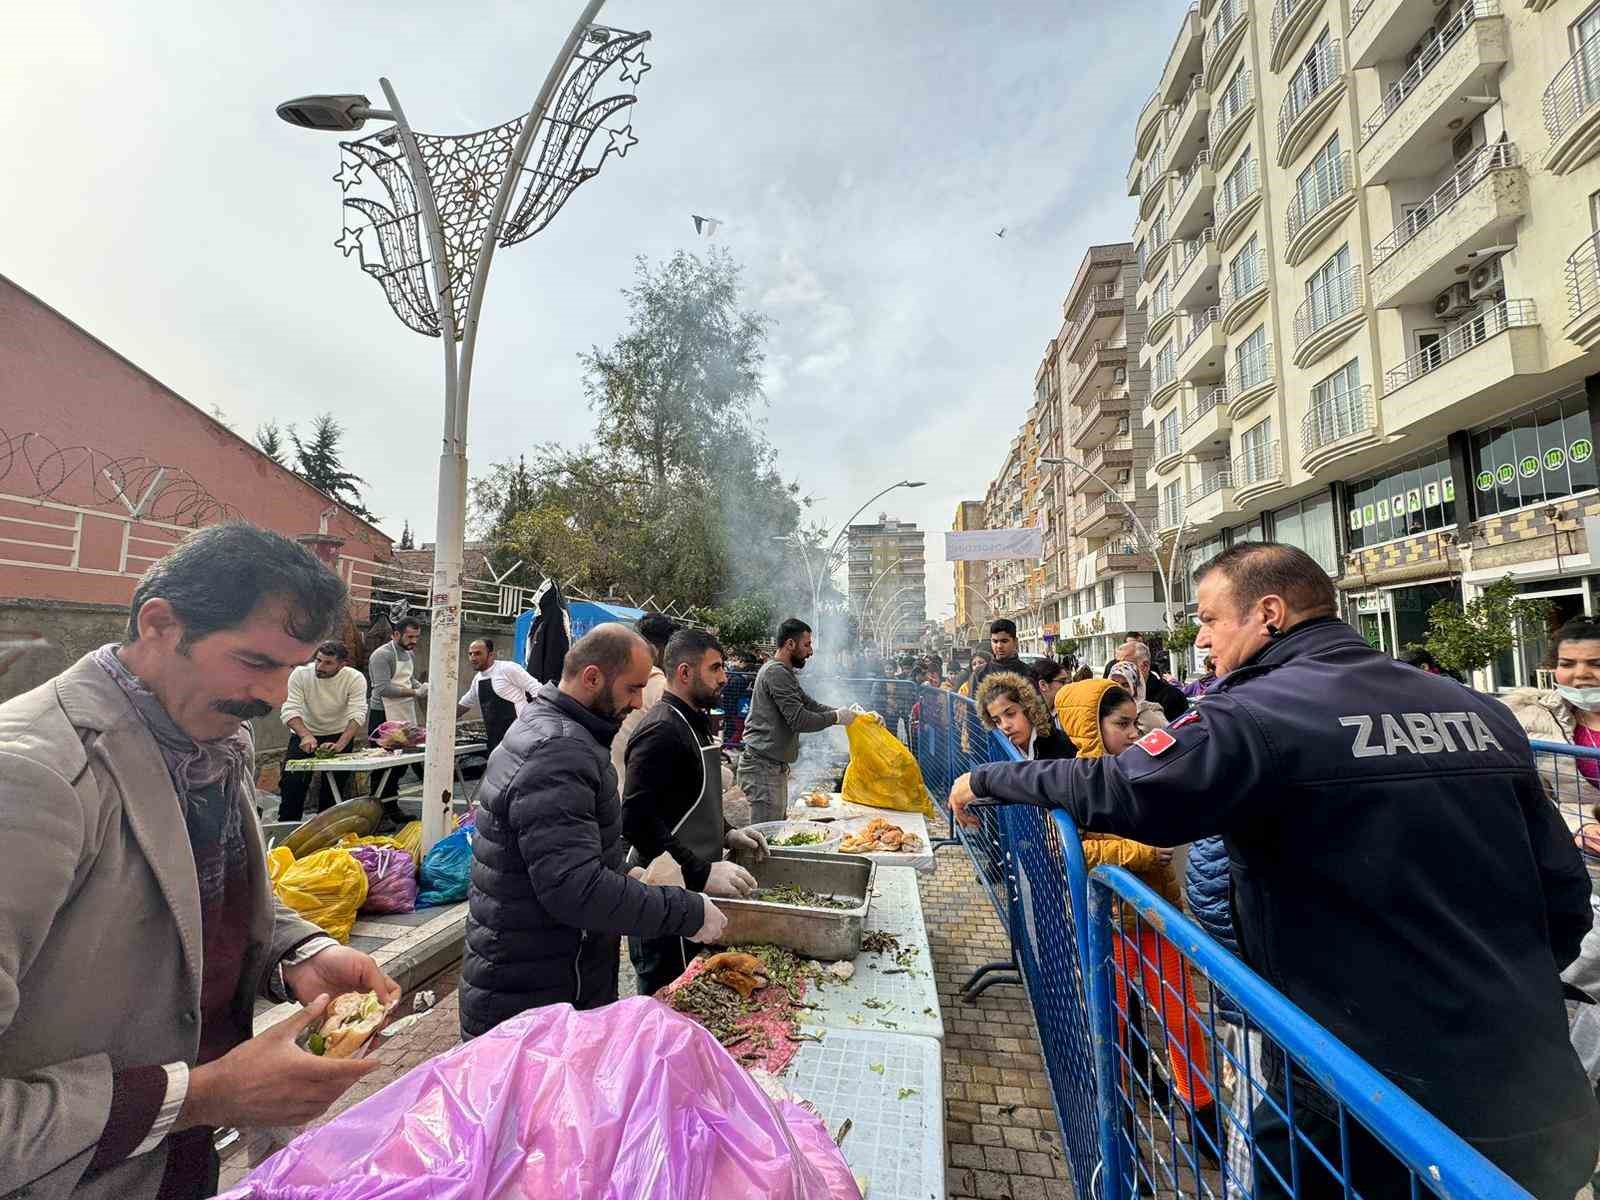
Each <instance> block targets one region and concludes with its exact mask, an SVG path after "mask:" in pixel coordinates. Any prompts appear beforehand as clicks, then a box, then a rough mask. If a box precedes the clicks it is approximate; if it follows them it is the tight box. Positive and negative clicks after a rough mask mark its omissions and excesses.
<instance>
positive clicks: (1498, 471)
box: [1127, 0, 1600, 687]
mask: <svg viewBox="0 0 1600 1200" xmlns="http://www.w3.org/2000/svg"><path fill="white" fill-rule="evenodd" d="M1134 138H1135V146H1134V157H1133V160H1132V162H1131V164H1130V167H1129V170H1128V175H1127V187H1128V192H1129V194H1130V195H1131V196H1135V197H1137V199H1138V204H1139V220H1138V223H1137V225H1136V226H1135V229H1134V235H1133V240H1134V257H1135V263H1136V271H1137V275H1138V291H1137V296H1136V301H1135V303H1136V305H1137V307H1138V308H1139V309H1140V310H1142V312H1143V315H1144V322H1145V326H1146V328H1145V339H1144V343H1145V344H1144V347H1143V349H1142V350H1140V352H1139V355H1140V361H1141V363H1142V364H1143V365H1144V366H1145V367H1146V368H1147V369H1148V370H1149V373H1150V379H1149V402H1148V405H1147V406H1146V408H1145V409H1144V412H1143V417H1144V424H1145V427H1146V428H1147V429H1148V430H1149V431H1150V432H1151V434H1152V435H1153V440H1154V450H1153V454H1152V459H1151V462H1150V467H1149V472H1148V475H1147V478H1146V482H1147V483H1148V485H1149V486H1150V487H1151V488H1152V489H1153V490H1154V492H1155V493H1156V509H1157V514H1156V525H1157V526H1158V527H1159V528H1160V530H1161V531H1162V533H1163V535H1164V536H1165V537H1166V538H1167V539H1169V544H1170V542H1171V540H1173V539H1176V540H1177V541H1178V543H1179V545H1180V546H1181V548H1182V558H1183V559H1184V561H1185V563H1186V568H1185V569H1184V570H1183V571H1180V576H1181V577H1182V578H1180V580H1178V581H1176V582H1177V583H1178V584H1179V585H1180V586H1181V587H1182V591H1183V598H1184V599H1186V600H1192V587H1190V586H1189V578H1188V576H1189V574H1190V573H1191V572H1192V569H1193V567H1194V566H1195V565H1197V564H1198V563H1199V562H1200V561H1203V560H1204V559H1205V558H1207V557H1209V556H1210V555H1211V554H1213V553H1215V552H1216V551H1218V550H1220V549H1221V548H1222V547H1224V546H1226V545H1228V544H1231V543H1233V542H1237V541H1240V540H1241V539H1259V538H1276V539H1277V540H1280V541H1288V542H1293V543H1295V544H1297V545H1300V546H1303V547H1304V548H1305V549H1306V550H1307V551H1308V552H1309V553H1311V554H1312V555H1313V556H1314V557H1315V558H1316V559H1317V560H1318V561H1319V562H1321V563H1322V564H1323V566H1324V567H1326V568H1327V570H1328V572H1329V574H1330V575H1332V576H1333V577H1334V578H1335V580H1336V582H1337V583H1338V586H1339V588H1340V591H1341V594H1342V597H1343V603H1344V605H1345V615H1346V616H1347V617H1348V618H1349V619H1350V620H1351V621H1352V623H1354V624H1356V625H1357V626H1358V627H1359V628H1361V629H1362V630H1363V632H1364V633H1366V635H1367V636H1368V638H1369V639H1370V640H1371V641H1372V642H1373V644H1374V645H1377V646H1380V647H1382V648H1384V649H1386V650H1389V651H1391V652H1395V651H1398V650H1400V649H1403V648H1404V647H1405V646H1406V645H1407V644H1409V643H1411V642H1415V641H1417V640H1419V639H1420V638H1421V636H1422V635H1423V631H1424V628H1425V626H1426V617H1427V610H1428V608H1429V606H1430V605H1431V604H1432V603H1433V602H1434V601H1436V600H1438V599H1440V598H1443V597H1450V596H1454V597H1466V598H1470V597H1471V596H1472V595H1474V594H1476V592H1477V591H1478V590H1479V589H1481V588H1482V587H1483V586H1485V585H1486V584H1488V583H1490V582H1492V581H1494V580H1496V579H1498V578H1501V577H1502V576H1504V575H1506V574H1508V573H1509V574H1511V575H1513V576H1515V577H1516V579H1517V580H1518V582H1519V586H1520V587H1521V588H1522V590H1523V591H1524V592H1526V593H1527V594H1530V595H1534V594H1537V595H1546V596H1549V597H1550V598H1552V599H1553V600H1554V601H1555V602H1556V605H1557V609H1558V611H1559V612H1560V613H1562V614H1563V615H1566V614H1569V613H1572V612H1577V611H1585V610H1586V611H1591V612H1592V611H1595V610H1594V607H1593V606H1594V602H1595V600H1596V595H1595V593H1596V591H1597V590H1600V573H1597V572H1600V564H1595V563H1592V561H1591V558H1590V554H1589V547H1588V543H1587V540H1586V537H1585V535H1584V527H1583V521H1584V519H1585V518H1586V517H1588V516H1595V515H1600V491H1597V488H1600V470H1597V465H1596V462H1595V457H1594V446H1595V440H1596V413H1597V409H1600V377H1597V376H1596V374H1595V372H1596V371H1597V370H1600V358H1597V356H1596V354H1595V353H1594V352H1595V351H1596V350H1597V349H1600V270H1597V251H1600V241H1597V238H1596V230H1597V228H1600V4H1595V3H1593V2H1592V0H1522V2H1520V3H1519V2H1518V0H1354V3H1353V4H1350V5H1348V6H1347V5H1346V4H1345V3H1343V2H1342V0H1205V2H1204V3H1203V4H1201V5H1197V6H1195V7H1191V8H1190V9H1189V10H1188V12H1187V13H1185V14H1184V15H1183V17H1182V18H1181V20H1180V22H1179V27H1178V30H1177V36H1176V39H1175V41H1174V43H1173V45H1172V48H1171V51H1170V52H1169V54H1168V57H1167V61H1166V64H1165V66H1164V69H1163V71H1162V74H1161V77H1160V79H1159V80H1158V81H1157V85H1156V90H1155V93H1154V94H1153V95H1152V96H1151V98H1150V100H1149V102H1148V103H1147V104H1146V105H1145V107H1144V109H1143V111H1142V112H1141V113H1140V115H1139V117H1138V120H1137V122H1136V126H1135V131H1134ZM1544 649H1545V647H1544V645H1543V644H1541V643H1540V639H1537V638H1532V639H1527V644H1525V645H1524V646H1522V647H1521V648H1520V650H1519V651H1518V652H1516V653H1513V654H1510V655H1507V656H1506V657H1505V659H1504V660H1503V661H1502V662H1500V663H1498V664H1496V665H1495V666H1494V667H1493V668H1492V669H1491V670H1490V671H1489V672H1487V673H1486V674H1487V678H1485V679H1483V680H1481V681H1480V683H1482V684H1484V685H1486V686H1496V687H1506V686H1512V685H1515V684H1520V683H1526V682H1532V681H1533V680H1534V673H1535V671H1536V670H1537V666H1538V662H1539V659H1540V657H1541V656H1542V654H1543V652H1544Z"/></svg>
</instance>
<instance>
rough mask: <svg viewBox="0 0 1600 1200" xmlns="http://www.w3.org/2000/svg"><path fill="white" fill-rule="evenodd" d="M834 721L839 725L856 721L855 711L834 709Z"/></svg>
mask: <svg viewBox="0 0 1600 1200" xmlns="http://www.w3.org/2000/svg"><path fill="white" fill-rule="evenodd" d="M834 719H835V720H837V721H838V722H839V724H841V725H848V724H850V722H851V721H854V720H855V719H856V711H855V709H853V708H840V709H835V710H834Z"/></svg>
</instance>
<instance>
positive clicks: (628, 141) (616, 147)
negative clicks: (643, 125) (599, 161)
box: [606, 125, 639, 158]
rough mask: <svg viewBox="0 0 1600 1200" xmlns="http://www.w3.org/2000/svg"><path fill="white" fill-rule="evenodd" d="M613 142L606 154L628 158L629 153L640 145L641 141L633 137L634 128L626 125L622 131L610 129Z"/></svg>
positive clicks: (609, 132)
mask: <svg viewBox="0 0 1600 1200" xmlns="http://www.w3.org/2000/svg"><path fill="white" fill-rule="evenodd" d="M606 133H607V134H608V135H610V138H611V141H610V143H609V144H608V145H607V146H606V154H611V153H615V154H616V156H617V157H618V158H626V157H627V156H628V151H629V150H631V149H632V148H633V147H634V146H637V145H638V144H639V139H638V138H636V137H634V136H633V126H632V125H624V126H623V127H622V128H621V129H608V130H606Z"/></svg>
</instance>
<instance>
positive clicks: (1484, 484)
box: [1478, 471, 1494, 492]
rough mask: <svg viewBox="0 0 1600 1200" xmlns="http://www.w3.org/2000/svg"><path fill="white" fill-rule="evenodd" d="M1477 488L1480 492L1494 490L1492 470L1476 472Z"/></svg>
mask: <svg viewBox="0 0 1600 1200" xmlns="http://www.w3.org/2000/svg"><path fill="white" fill-rule="evenodd" d="M1478 490H1479V491H1480V492H1490V491H1493V490H1494V472H1493V471H1479V472H1478Z"/></svg>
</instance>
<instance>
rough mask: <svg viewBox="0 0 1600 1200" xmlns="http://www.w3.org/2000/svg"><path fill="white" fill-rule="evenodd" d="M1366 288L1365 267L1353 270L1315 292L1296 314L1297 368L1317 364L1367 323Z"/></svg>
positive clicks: (1311, 293)
mask: <svg viewBox="0 0 1600 1200" xmlns="http://www.w3.org/2000/svg"><path fill="white" fill-rule="evenodd" d="M1366 303H1367V301H1366V289H1365V287H1364V286H1363V282H1362V276H1361V268H1360V267H1359V266H1354V267H1351V268H1350V269H1349V270H1348V271H1346V272H1345V273H1344V274H1342V275H1336V276H1334V277H1333V278H1332V279H1330V280H1329V281H1328V282H1327V283H1326V284H1324V285H1323V286H1322V287H1319V288H1315V289H1313V290H1312V291H1311V292H1310V293H1309V294H1308V295H1307V296H1306V299H1305V303H1303V304H1302V305H1301V306H1300V307H1299V308H1297V309H1296V310H1295V314H1294V365H1295V366H1297V367H1304V366H1306V365H1307V364H1309V363H1313V362H1316V360H1317V359H1319V358H1321V357H1322V356H1323V355H1324V354H1326V353H1328V351H1330V350H1332V349H1333V348H1334V347H1335V346H1337V345H1338V344H1339V343H1340V342H1342V341H1344V340H1345V339H1346V338H1347V337H1349V336H1350V335H1351V334H1352V333H1354V332H1355V331H1356V330H1357V329H1359V328H1360V327H1361V325H1362V323H1363V322H1364V321H1365V320H1366V316H1367V307H1366Z"/></svg>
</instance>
